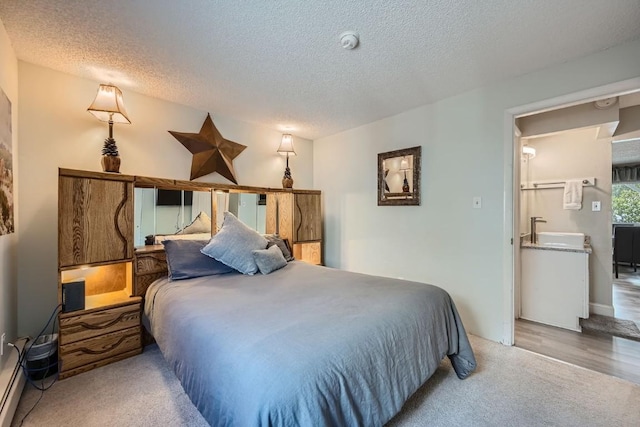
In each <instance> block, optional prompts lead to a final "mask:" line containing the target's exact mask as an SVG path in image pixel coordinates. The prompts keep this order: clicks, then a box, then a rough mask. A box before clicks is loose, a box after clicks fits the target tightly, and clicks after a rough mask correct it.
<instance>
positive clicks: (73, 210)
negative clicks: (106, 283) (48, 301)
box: [58, 176, 133, 267]
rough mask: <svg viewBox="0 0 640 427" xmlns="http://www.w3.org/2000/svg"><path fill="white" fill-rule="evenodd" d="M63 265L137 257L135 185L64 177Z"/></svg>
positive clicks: (61, 218) (60, 202)
mask: <svg viewBox="0 0 640 427" xmlns="http://www.w3.org/2000/svg"><path fill="white" fill-rule="evenodd" d="M58 215H59V217H58V223H59V224H58V225H59V227H58V233H59V235H58V250H59V257H58V259H59V264H60V267H66V266H71V265H79V264H91V263H100V262H109V261H117V260H123V259H131V258H132V257H133V184H132V183H131V182H124V181H111V180H104V179H94V178H77V177H67V176H61V177H60V179H59V188H58Z"/></svg>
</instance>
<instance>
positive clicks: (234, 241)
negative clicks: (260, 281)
mask: <svg viewBox="0 0 640 427" xmlns="http://www.w3.org/2000/svg"><path fill="white" fill-rule="evenodd" d="M266 247H267V239H265V238H264V237H262V236H261V235H260V234H259V233H258V232H257V231H255V230H252V229H251V228H249V227H247V226H246V225H244V224H243V223H242V221H240V220H239V219H238V218H236V217H235V216H234V215H233V214H232V213H231V212H225V213H224V221H223V222H222V228H220V231H218V232H217V233H216V235H215V236H213V237H212V238H211V240H210V241H209V243H208V244H207V246H205V247H204V248H202V253H203V254H205V255H208V256H210V257H211V258H215V259H216V260H218V261H220V262H221V263H223V264H225V265H228V266H229V267H232V268H234V269H236V270H238V271H239V272H240V273H242V274H255V273H257V272H258V266H257V265H256V262H255V261H254V259H253V254H252V253H251V251H253V250H256V249H264V248H266Z"/></svg>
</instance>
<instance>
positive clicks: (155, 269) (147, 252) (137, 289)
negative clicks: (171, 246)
mask: <svg viewBox="0 0 640 427" xmlns="http://www.w3.org/2000/svg"><path fill="white" fill-rule="evenodd" d="M167 274H168V270H167V256H166V254H165V252H164V247H163V246H162V245H153V246H143V247H141V248H136V250H135V253H134V268H133V276H134V279H133V294H134V295H135V296H139V297H142V298H144V295H145V293H146V292H147V288H148V287H149V285H151V283H153V281H155V280H157V279H159V278H161V277H163V276H166V275H167Z"/></svg>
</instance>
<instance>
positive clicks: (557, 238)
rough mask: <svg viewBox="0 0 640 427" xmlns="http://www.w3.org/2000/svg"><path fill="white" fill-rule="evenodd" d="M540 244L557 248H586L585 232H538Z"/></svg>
mask: <svg viewBox="0 0 640 427" xmlns="http://www.w3.org/2000/svg"><path fill="white" fill-rule="evenodd" d="M537 237H538V245H540V246H550V247H556V248H576V249H582V248H584V233H562V232H557V231H541V232H539V233H537Z"/></svg>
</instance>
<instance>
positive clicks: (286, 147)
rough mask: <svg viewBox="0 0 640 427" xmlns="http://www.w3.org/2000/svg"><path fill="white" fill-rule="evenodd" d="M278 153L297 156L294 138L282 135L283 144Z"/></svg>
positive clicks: (281, 143) (287, 134)
mask: <svg viewBox="0 0 640 427" xmlns="http://www.w3.org/2000/svg"><path fill="white" fill-rule="evenodd" d="M278 153H289V154H293V155H294V156H295V154H296V151H295V150H294V149H293V137H292V136H291V134H289V133H285V134H283V135H282V142H280V147H278Z"/></svg>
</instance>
